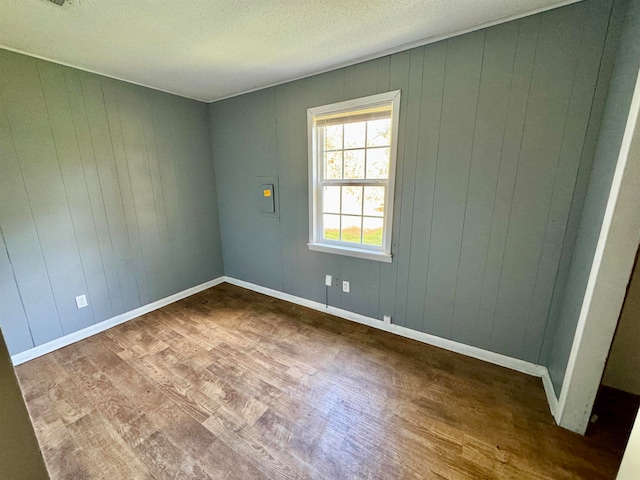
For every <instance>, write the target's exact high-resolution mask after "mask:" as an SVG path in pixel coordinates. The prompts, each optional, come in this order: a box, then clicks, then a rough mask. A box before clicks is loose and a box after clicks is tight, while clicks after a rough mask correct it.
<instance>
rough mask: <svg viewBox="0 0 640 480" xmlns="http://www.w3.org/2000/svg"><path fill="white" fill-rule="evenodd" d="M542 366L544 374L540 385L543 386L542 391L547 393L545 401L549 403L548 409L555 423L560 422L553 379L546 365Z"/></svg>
mask: <svg viewBox="0 0 640 480" xmlns="http://www.w3.org/2000/svg"><path fill="white" fill-rule="evenodd" d="M542 368H544V374H543V375H542V385H543V386H544V393H545V394H546V395H547V403H548V404H549V410H551V415H553V418H554V419H555V421H556V423H557V424H560V422H559V418H560V415H559V414H560V409H559V404H558V395H556V389H555V388H553V381H552V380H551V375H550V374H549V370H548V369H547V367H542Z"/></svg>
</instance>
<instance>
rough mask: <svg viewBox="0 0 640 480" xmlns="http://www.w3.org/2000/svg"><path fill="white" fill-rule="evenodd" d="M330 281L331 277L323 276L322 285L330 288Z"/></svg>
mask: <svg viewBox="0 0 640 480" xmlns="http://www.w3.org/2000/svg"><path fill="white" fill-rule="evenodd" d="M331 281H332V278H331V275H325V276H324V284H325V285H326V286H327V287H330V286H331Z"/></svg>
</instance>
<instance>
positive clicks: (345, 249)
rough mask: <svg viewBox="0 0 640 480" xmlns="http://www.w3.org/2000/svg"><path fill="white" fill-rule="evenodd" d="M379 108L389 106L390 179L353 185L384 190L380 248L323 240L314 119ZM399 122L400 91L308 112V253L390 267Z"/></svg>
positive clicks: (320, 107)
mask: <svg viewBox="0 0 640 480" xmlns="http://www.w3.org/2000/svg"><path fill="white" fill-rule="evenodd" d="M380 105H391V145H390V147H389V176H388V179H387V180H364V181H358V180H352V181H349V182H347V183H352V184H354V185H365V186H367V185H375V184H382V185H385V186H386V195H385V204H384V217H383V238H382V246H373V245H354V244H353V243H349V242H342V241H335V240H326V239H324V238H322V225H321V221H322V191H321V190H322V187H323V186H324V183H321V181H322V168H323V159H322V158H320V155H319V153H320V152H319V149H320V145H319V144H318V143H319V142H318V134H317V133H316V128H315V127H316V126H315V119H316V117H319V116H326V115H332V114H339V113H345V112H348V111H351V110H353V111H357V110H363V109H365V108H372V107H376V106H380ZM399 118H400V90H394V91H391V92H386V93H380V94H378V95H371V96H368V97H363V98H357V99H353V100H347V101H344V102H338V103H332V104H330V105H323V106H319V107H314V108H309V109H307V134H308V146H309V243H308V246H309V250H314V251H319V252H326V253H334V254H338V255H346V256H350V257H356V258H364V259H368V260H376V261H379V262H386V263H391V261H392V257H391V242H392V238H391V235H392V230H393V199H394V190H395V180H396V157H397V150H398V125H399Z"/></svg>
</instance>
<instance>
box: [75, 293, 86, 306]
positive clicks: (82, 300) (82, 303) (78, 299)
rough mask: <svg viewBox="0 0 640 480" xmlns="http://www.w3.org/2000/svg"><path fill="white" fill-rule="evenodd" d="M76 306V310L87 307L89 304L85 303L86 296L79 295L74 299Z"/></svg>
mask: <svg viewBox="0 0 640 480" xmlns="http://www.w3.org/2000/svg"><path fill="white" fill-rule="evenodd" d="M76 305H77V306H78V308H84V307H86V306H87V305H89V303H87V296H86V295H80V296H78V297H76Z"/></svg>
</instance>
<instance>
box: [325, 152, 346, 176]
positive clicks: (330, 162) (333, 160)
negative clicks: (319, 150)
mask: <svg viewBox="0 0 640 480" xmlns="http://www.w3.org/2000/svg"><path fill="white" fill-rule="evenodd" d="M324 158H325V164H324V165H325V166H324V178H328V179H340V178H342V152H328V153H325V154H324Z"/></svg>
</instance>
